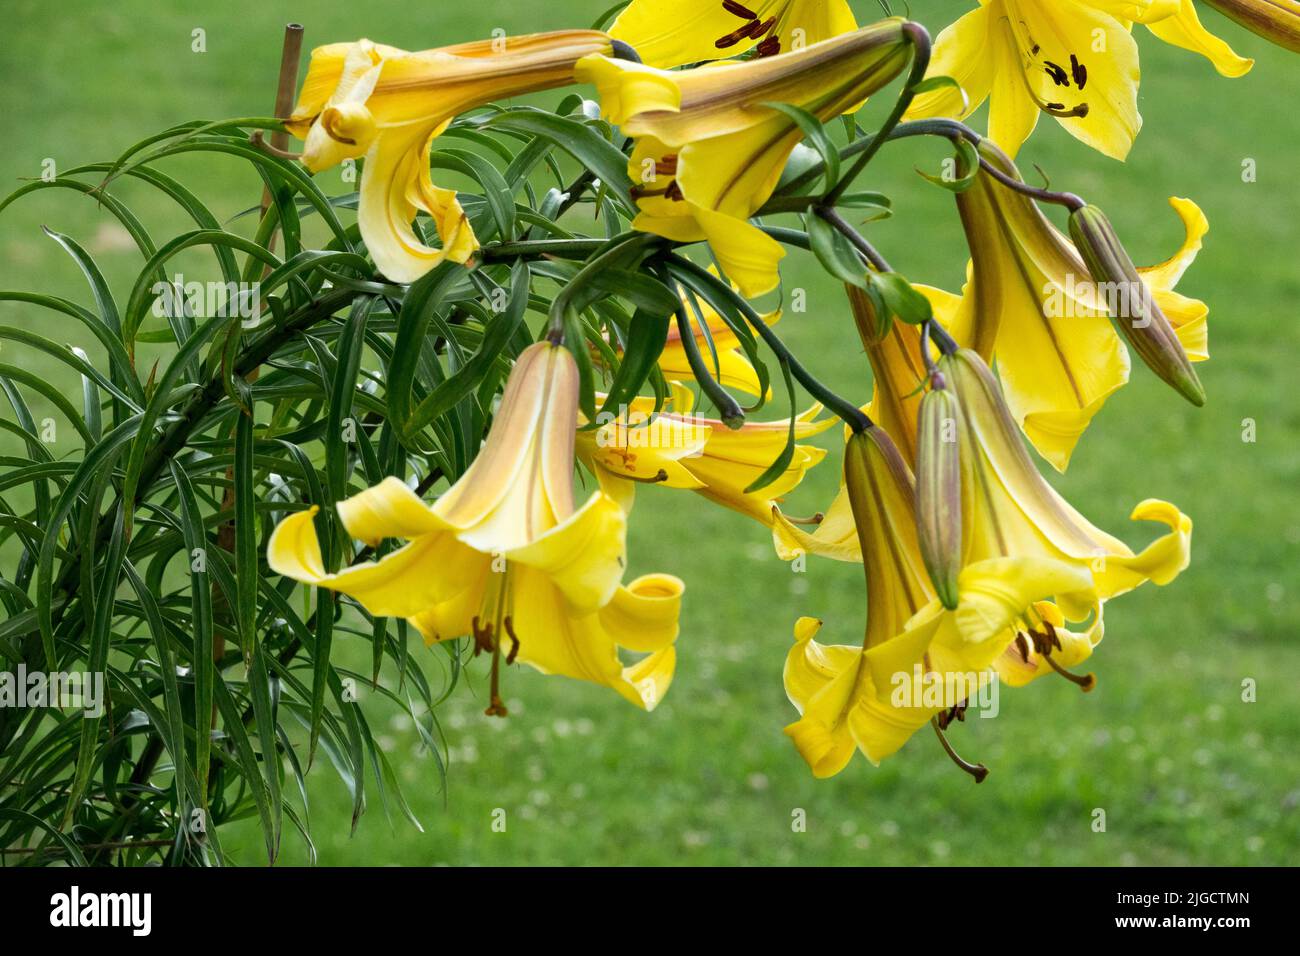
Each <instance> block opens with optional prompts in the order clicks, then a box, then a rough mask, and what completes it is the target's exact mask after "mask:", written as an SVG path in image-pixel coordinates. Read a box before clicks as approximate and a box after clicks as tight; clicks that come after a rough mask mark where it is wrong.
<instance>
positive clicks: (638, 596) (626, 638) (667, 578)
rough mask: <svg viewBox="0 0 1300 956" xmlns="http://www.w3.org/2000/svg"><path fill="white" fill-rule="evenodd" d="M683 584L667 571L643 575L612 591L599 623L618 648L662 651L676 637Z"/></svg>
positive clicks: (684, 587)
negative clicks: (612, 593) (666, 572)
mask: <svg viewBox="0 0 1300 956" xmlns="http://www.w3.org/2000/svg"><path fill="white" fill-rule="evenodd" d="M685 590H686V585H685V584H683V583H682V580H681V579H680V578H676V577H673V576H672V575H671V574H644V575H642V576H641V577H639V578H637V579H636V580H635V581H633V582H631V583H630V584H628V585H627V586H625V587H619V588H618V590H616V591H615V592H614V596H613V597H612V598H611V599H610V602H609V603H608V604H606V605H605V606H604V607H603V608H601V609H600V623H601V626H602V627H604V629H605V631H606V632H607V633H608V634H609V635H610V637H612V638H613V639H614V641H615V643H617V644H618V646H619V647H625V648H627V649H628V650H629V651H636V652H638V653H643V654H645V653H652V652H654V651H660V650H663V649H664V648H665V647H668V646H669V645H670V644H672V643H673V642H674V641H676V640H677V632H678V624H677V620H678V617H679V616H680V614H681V610H682V593H683V592H684V591H685Z"/></svg>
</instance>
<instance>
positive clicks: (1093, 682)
mask: <svg viewBox="0 0 1300 956" xmlns="http://www.w3.org/2000/svg"><path fill="white" fill-rule="evenodd" d="M1043 658H1044V659H1045V660H1046V661H1047V663H1048V664H1050V665H1051V668H1052V670H1054V671H1056V673H1058V674H1060V675H1061V676H1062V677H1064V678H1065V679H1066V680H1068V681H1069V682H1070V683H1071V684H1077V685H1078V686H1079V689H1080V690H1082V691H1083V692H1084V693H1085V694H1086V693H1088V692H1089V691H1090V690H1092V689H1093V688H1094V687H1096V686H1097V675H1096V674H1094V673H1092V672H1091V671H1089V672H1088V673H1087V674H1083V675H1079V674H1074V673H1071V672H1070V671H1067V670H1066V669H1065V668H1064V667H1062V666H1061V665H1060V664H1058V663H1056V661H1054V660H1053V659H1052V655H1051V654H1044V655H1043Z"/></svg>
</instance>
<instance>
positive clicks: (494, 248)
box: [479, 239, 609, 263]
mask: <svg viewBox="0 0 1300 956" xmlns="http://www.w3.org/2000/svg"><path fill="white" fill-rule="evenodd" d="M608 242H609V240H607V239H523V240H520V241H518V242H498V243H494V244H492V245H488V246H484V247H483V248H482V249H480V250H479V257H480V258H481V259H482V261H483V262H485V263H490V262H506V261H512V260H514V259H519V258H526V257H533V256H556V257H558V258H561V259H586V258H587V257H588V256H590V255H591V254H592V253H593V252H597V251H599V250H600V249H601V248H602V247H603V246H605V245H607V244H608Z"/></svg>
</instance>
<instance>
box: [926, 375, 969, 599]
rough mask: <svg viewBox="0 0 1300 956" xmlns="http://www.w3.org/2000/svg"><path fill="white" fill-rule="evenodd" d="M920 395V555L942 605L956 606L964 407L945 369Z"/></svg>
mask: <svg viewBox="0 0 1300 956" xmlns="http://www.w3.org/2000/svg"><path fill="white" fill-rule="evenodd" d="M932 382H933V385H934V387H933V388H931V389H930V391H929V392H928V393H926V396H925V397H924V398H922V399H921V409H920V413H919V415H918V423H917V452H916V455H917V457H916V526H917V532H918V538H919V541H920V545H921V557H922V559H923V560H924V561H925V569H926V570H927V571H928V572H930V581H931V582H932V583H933V584H934V590H935V593H936V594H937V595H938V596H939V600H940V601H942V602H943V606H944V607H946V608H948V609H949V610H953V609H955V608H956V607H957V575H958V574H959V573H960V572H961V550H962V513H961V456H960V448H959V444H958V440H957V438H958V436H957V429H958V428H959V427H960V425H959V422H960V420H961V411H960V409H959V408H958V405H957V397H956V396H955V395H954V394H953V393H952V391H951V390H950V389H949V388H948V387H947V385H946V383H945V382H944V380H943V373H941V372H935V373H934V375H933V377H932Z"/></svg>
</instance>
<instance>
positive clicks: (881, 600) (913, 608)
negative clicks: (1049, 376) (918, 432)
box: [785, 427, 1088, 777]
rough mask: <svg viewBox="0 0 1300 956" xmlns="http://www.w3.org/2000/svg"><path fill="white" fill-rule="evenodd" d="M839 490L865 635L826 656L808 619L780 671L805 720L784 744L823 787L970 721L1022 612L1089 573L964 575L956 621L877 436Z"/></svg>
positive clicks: (908, 492) (1013, 570) (894, 456)
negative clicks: (862, 592)
mask: <svg viewBox="0 0 1300 956" xmlns="http://www.w3.org/2000/svg"><path fill="white" fill-rule="evenodd" d="M844 478H845V486H846V488H847V489H848V492H847V496H848V499H849V501H850V503H851V505H852V510H853V518H854V521H855V525H856V530H857V535H858V538H859V552H860V553H861V554H862V555H863V556H864V559H865V560H864V564H865V570H866V583H867V626H866V634H865V637H864V640H863V643H862V645H861V646H860V647H853V646H846V645H823V644H820V643H818V642H817V641H815V640H813V637H814V635H815V634H816V633H817V629H818V627H819V626H820V622H819V621H815V620H813V619H811V618H802V619H800V621H799V623H798V624H796V626H795V643H794V646H793V647H792V648H791V650H790V653H789V655H788V656H787V659H786V665H785V689H786V694H787V696H788V697H789V698H790V701H791V703H793V704H794V705H795V707H796V708H797V709H798V710H799V713H800V715H801V716H800V719H799V720H797V721H796V722H794V723H793V724H791V725H790V726H788V727H787V728H786V731H785V732H786V734H787V735H788V736H790V738H791V739H792V740H793V741H794V743H795V746H796V747H797V748H798V749H799V752H800V754H801V755H802V756H803V757H804V759H805V760H806V761H807V762H808V765H809V767H810V768H812V771H813V774H814V775H815V776H818V777H829V776H832V775H834V774H837V773H839V772H840V771H841V770H842V769H844V767H845V766H846V765H847V764H848V762H849V760H850V759H851V758H852V756H853V753H854V751H855V750H861V751H862V753H863V754H864V756H866V758H867V759H868V760H870V761H871V762H872V763H879V762H880V761H881V760H883V759H884V758H885V757H888V756H889V755H891V754H893V753H894V752H895V751H897V750H898V749H899V748H900V747H901V746H902V745H903V744H904V743H906V742H907V740H908V738H910V737H911V736H912V734H914V733H915V732H916V731H917V730H919V729H920V728H922V727H924V726H925V724H926V723H928V722H930V721H932V720H934V719H935V718H941V717H943V716H944V715H960V714H961V713H963V712H964V708H965V707H966V706H967V703H968V701H969V699H970V698H971V697H972V696H973V695H974V694H976V693H978V692H979V691H980V689H981V688H983V687H984V686H985V685H986V684H987V683H988V682H989V681H991V680H993V679H994V678H995V676H996V673H997V672H996V670H995V667H994V662H995V661H998V660H999V659H1000V658H1001V657H1002V656H1003V655H1004V652H1005V650H1006V648H1007V647H1008V646H1010V645H1011V644H1012V642H1013V641H1014V640H1015V637H1016V633H1015V631H1014V624H1015V622H1016V621H1017V620H1018V619H1019V618H1020V617H1021V616H1022V615H1023V614H1024V612H1025V609H1026V608H1029V607H1032V606H1033V605H1035V604H1036V603H1037V602H1038V601H1040V600H1042V599H1045V598H1046V597H1048V596H1049V595H1052V594H1054V593H1057V592H1073V591H1074V590H1077V589H1086V588H1087V586H1088V576H1087V574H1086V572H1083V571H1080V570H1078V569H1076V568H1073V567H1071V566H1070V565H1068V564H1066V563H1065V562H1061V561H1029V560H1024V559H1019V558H1016V559H1009V560H994V561H983V562H978V563H974V564H971V565H969V566H967V567H966V568H965V569H964V570H963V571H962V575H961V579H960V582H959V590H960V600H959V604H958V609H957V610H956V611H949V610H947V609H945V608H944V607H943V606H942V605H941V604H940V603H939V601H938V599H937V598H936V597H935V595H934V592H933V590H932V589H931V587H930V582H929V578H928V576H927V574H926V570H925V565H924V562H923V560H922V557H921V552H920V546H919V543H918V538H917V529H916V518H915V510H914V505H913V501H914V494H915V488H914V485H913V482H912V475H911V472H910V471H909V470H908V468H907V465H906V464H905V463H904V462H903V460H902V458H901V456H900V455H899V454H898V450H897V449H896V448H895V447H894V445H893V443H892V442H891V441H890V440H889V438H888V436H887V435H885V433H884V432H883V431H881V430H880V429H879V428H878V427H872V428H869V429H867V430H866V431H865V432H863V433H861V434H858V435H854V436H852V437H850V439H849V442H848V445H847V447H846V448H845V459H844ZM927 686H928V687H929V688H932V689H933V688H938V690H939V693H937V694H936V693H932V692H929V691H927V690H926V689H925V688H926V687H927ZM944 722H945V721H944V720H940V723H944ZM936 726H937V725H936ZM940 737H941V738H942V737H943V735H942V733H940ZM944 744H945V748H946V749H948V748H947V741H946V740H944ZM949 753H950V754H952V753H953V752H952V751H951V749H949ZM954 759H955V760H958V762H959V763H961V764H962V765H963V766H964V767H965V768H966V769H968V770H970V771H972V772H975V773H977V776H982V773H983V771H982V768H978V769H977V768H973V767H971V766H970V765H967V764H965V763H964V762H962V761H960V759H959V758H957V757H956V756H955V755H954Z"/></svg>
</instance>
